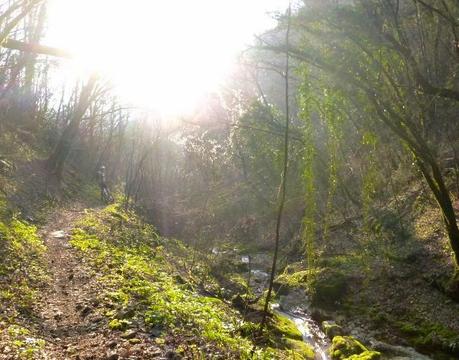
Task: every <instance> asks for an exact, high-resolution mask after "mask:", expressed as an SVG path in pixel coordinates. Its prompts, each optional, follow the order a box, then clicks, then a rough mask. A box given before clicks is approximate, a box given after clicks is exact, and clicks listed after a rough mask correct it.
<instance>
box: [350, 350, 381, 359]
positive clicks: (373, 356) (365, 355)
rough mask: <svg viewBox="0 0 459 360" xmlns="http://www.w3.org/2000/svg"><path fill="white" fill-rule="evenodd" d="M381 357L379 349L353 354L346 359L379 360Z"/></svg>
mask: <svg viewBox="0 0 459 360" xmlns="http://www.w3.org/2000/svg"><path fill="white" fill-rule="evenodd" d="M380 358H381V353H379V352H377V351H368V350H367V351H364V352H363V353H361V354H358V355H351V356H349V357H348V358H346V360H377V359H380Z"/></svg>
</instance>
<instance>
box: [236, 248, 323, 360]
mask: <svg viewBox="0 0 459 360" xmlns="http://www.w3.org/2000/svg"><path fill="white" fill-rule="evenodd" d="M241 261H242V262H243V263H246V264H249V261H250V260H249V257H248V256H243V257H242V258H241ZM250 271H251V273H250V279H251V281H250V284H249V286H251V287H252V289H253V292H254V294H255V295H260V294H261V293H262V292H263V291H264V289H265V287H266V285H267V282H268V280H269V274H268V273H267V272H265V271H263V270H260V269H251V270H250ZM282 300H283V297H281V301H280V302H279V303H274V304H272V305H271V308H272V310H273V311H275V312H276V313H277V314H279V315H281V316H284V317H286V318H288V319H290V320H291V321H293V322H294V323H295V325H296V327H297V329H298V330H299V331H300V332H301V334H302V335H303V341H304V342H306V343H308V344H309V345H311V346H312V347H313V349H314V352H315V360H329V359H331V358H330V356H329V355H328V348H329V347H330V341H329V340H328V338H327V336H326V335H325V333H324V332H323V331H322V330H321V329H320V327H319V325H318V324H317V323H316V322H315V321H314V320H313V319H312V318H311V316H310V315H309V313H308V309H307V308H304V307H301V306H290V304H288V301H285V302H284V301H282Z"/></svg>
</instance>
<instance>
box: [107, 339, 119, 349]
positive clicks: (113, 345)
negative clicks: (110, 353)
mask: <svg viewBox="0 0 459 360" xmlns="http://www.w3.org/2000/svg"><path fill="white" fill-rule="evenodd" d="M117 345H118V343H117V342H116V341H115V340H113V341H110V342H109V343H108V347H109V348H110V349H113V348H115V347H116V346H117Z"/></svg>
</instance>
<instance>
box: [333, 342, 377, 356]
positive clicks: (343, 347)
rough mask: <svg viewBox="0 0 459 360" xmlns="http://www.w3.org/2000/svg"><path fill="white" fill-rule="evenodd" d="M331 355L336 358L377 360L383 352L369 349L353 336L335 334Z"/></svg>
mask: <svg viewBox="0 0 459 360" xmlns="http://www.w3.org/2000/svg"><path fill="white" fill-rule="evenodd" d="M330 355H331V358H332V359H334V360H351V359H352V360H376V359H380V357H381V353H379V352H377V351H371V350H368V349H367V348H366V347H365V346H364V345H363V344H362V343H361V342H359V341H357V340H356V339H355V338H353V337H352V336H335V337H334V338H333V341H332V346H331V348H330Z"/></svg>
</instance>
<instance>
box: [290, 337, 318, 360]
mask: <svg viewBox="0 0 459 360" xmlns="http://www.w3.org/2000/svg"><path fill="white" fill-rule="evenodd" d="M286 344H287V347H288V349H291V350H292V352H293V353H292V358H293V359H295V358H298V359H308V360H309V359H310V360H313V359H315V357H314V349H313V347H312V346H311V345H309V344H306V343H305V342H304V341H302V340H301V341H300V340H291V339H287V340H286Z"/></svg>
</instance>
